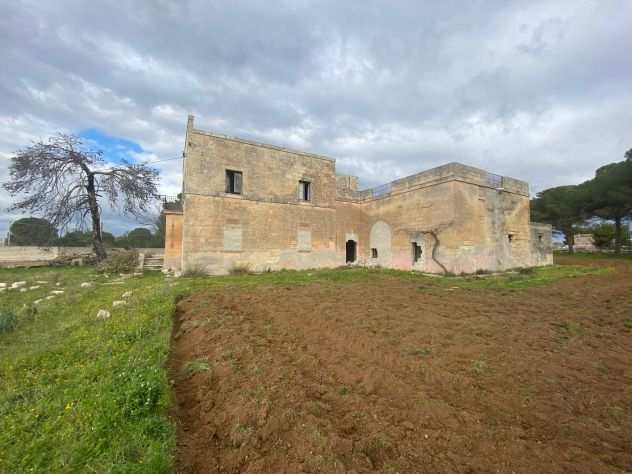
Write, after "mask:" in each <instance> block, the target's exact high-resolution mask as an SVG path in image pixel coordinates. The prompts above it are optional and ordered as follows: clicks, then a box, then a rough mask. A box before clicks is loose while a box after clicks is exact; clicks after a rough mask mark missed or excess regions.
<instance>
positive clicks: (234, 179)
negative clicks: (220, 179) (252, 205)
mask: <svg viewBox="0 0 632 474" xmlns="http://www.w3.org/2000/svg"><path fill="white" fill-rule="evenodd" d="M241 184H242V175H241V171H233V170H226V192H227V193H230V194H241Z"/></svg>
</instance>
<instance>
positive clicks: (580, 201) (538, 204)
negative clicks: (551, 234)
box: [531, 185, 586, 252]
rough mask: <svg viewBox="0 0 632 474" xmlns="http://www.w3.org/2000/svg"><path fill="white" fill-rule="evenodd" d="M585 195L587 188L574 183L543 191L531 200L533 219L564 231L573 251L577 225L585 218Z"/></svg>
mask: <svg viewBox="0 0 632 474" xmlns="http://www.w3.org/2000/svg"><path fill="white" fill-rule="evenodd" d="M585 196H586V189H585V188H582V187H580V186H573V185H571V186H558V187H555V188H550V189H547V190H545V191H542V192H540V193H538V194H537V195H536V197H535V199H533V200H532V201H531V219H532V220H534V221H537V222H546V223H549V224H551V225H552V226H553V227H555V228H556V229H557V230H559V231H560V232H562V233H563V234H564V238H565V239H566V243H567V244H568V248H569V250H570V251H571V252H572V251H573V246H574V244H575V231H576V226H577V225H578V224H580V223H582V222H583V221H584V219H585V216H584V213H583V208H584V203H585Z"/></svg>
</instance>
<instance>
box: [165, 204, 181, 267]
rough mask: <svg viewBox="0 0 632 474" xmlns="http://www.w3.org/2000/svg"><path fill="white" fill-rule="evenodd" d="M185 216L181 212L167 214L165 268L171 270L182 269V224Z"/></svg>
mask: <svg viewBox="0 0 632 474" xmlns="http://www.w3.org/2000/svg"><path fill="white" fill-rule="evenodd" d="M183 221H184V216H183V215H182V213H179V212H165V252H164V263H163V267H164V268H166V269H171V270H180V269H181V268H182V224H183Z"/></svg>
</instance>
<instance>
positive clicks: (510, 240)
mask: <svg viewBox="0 0 632 474" xmlns="http://www.w3.org/2000/svg"><path fill="white" fill-rule="evenodd" d="M513 238H514V236H513V234H507V240H509V243H511V242H513Z"/></svg>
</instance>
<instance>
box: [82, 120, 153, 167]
mask: <svg viewBox="0 0 632 474" xmlns="http://www.w3.org/2000/svg"><path fill="white" fill-rule="evenodd" d="M79 136H80V137H81V138H82V139H83V140H84V142H86V144H87V145H89V146H90V147H91V148H94V149H96V150H101V151H102V152H103V158H105V159H106V160H107V161H110V162H113V163H121V161H122V160H123V159H127V160H129V161H133V160H134V158H133V156H134V154H137V153H142V152H143V151H144V150H143V147H142V146H140V145H139V144H138V143H136V142H133V141H131V140H127V139H125V138H121V137H113V136H111V135H107V134H105V133H103V132H102V131H101V130H99V129H97V128H86V129H83V130H81V131H80V132H79Z"/></svg>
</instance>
